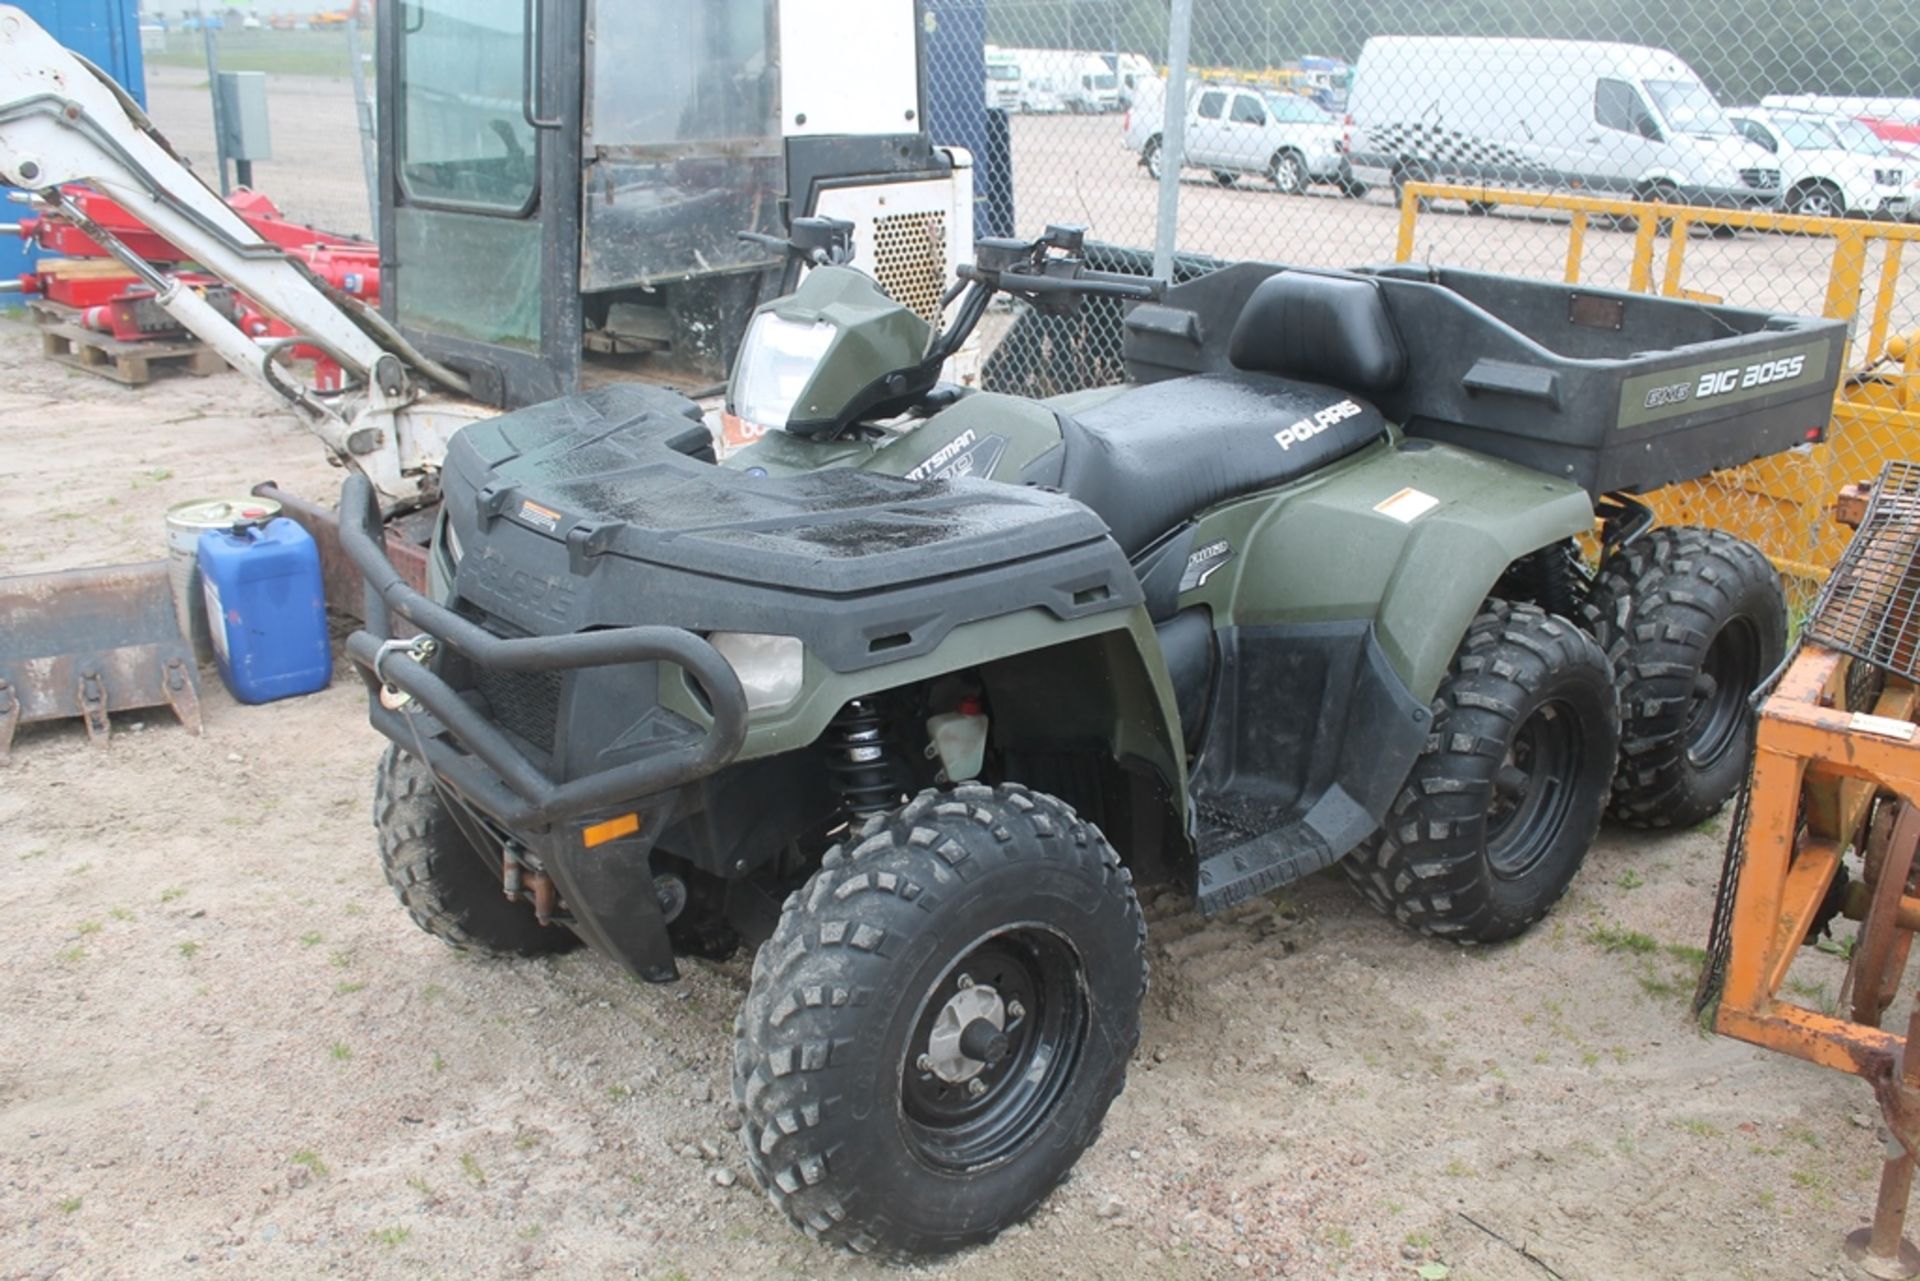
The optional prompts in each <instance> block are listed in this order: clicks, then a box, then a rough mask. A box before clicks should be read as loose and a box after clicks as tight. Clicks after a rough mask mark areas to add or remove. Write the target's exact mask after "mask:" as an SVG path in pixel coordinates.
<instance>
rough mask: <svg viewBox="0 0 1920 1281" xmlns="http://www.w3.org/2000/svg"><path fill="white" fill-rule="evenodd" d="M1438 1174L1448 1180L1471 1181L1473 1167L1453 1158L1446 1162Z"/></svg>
mask: <svg viewBox="0 0 1920 1281" xmlns="http://www.w3.org/2000/svg"><path fill="white" fill-rule="evenodd" d="M1440 1173H1442V1174H1444V1175H1446V1176H1447V1177H1448V1178H1449V1179H1471V1178H1472V1177H1473V1167H1472V1166H1470V1165H1468V1164H1467V1163H1466V1162H1465V1161H1462V1160H1461V1159H1460V1158H1459V1157H1454V1158H1453V1159H1452V1160H1451V1161H1448V1162H1447V1164H1446V1166H1445V1168H1443V1169H1442V1170H1441V1171H1440Z"/></svg>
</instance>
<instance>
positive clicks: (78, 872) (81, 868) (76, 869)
mask: <svg viewBox="0 0 1920 1281" xmlns="http://www.w3.org/2000/svg"><path fill="white" fill-rule="evenodd" d="M92 870H93V864H91V863H80V864H76V865H75V866H73V867H70V868H68V869H67V875H68V876H85V875H86V874H87V873H88V872H91V871H92Z"/></svg>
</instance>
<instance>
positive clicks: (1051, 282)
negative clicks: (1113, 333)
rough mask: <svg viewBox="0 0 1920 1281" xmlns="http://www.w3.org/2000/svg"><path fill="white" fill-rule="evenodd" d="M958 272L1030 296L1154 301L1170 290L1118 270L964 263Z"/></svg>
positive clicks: (955, 271) (1010, 291) (985, 283)
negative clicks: (1048, 271) (1069, 271)
mask: <svg viewBox="0 0 1920 1281" xmlns="http://www.w3.org/2000/svg"><path fill="white" fill-rule="evenodd" d="M954 274H955V275H957V276H959V277H960V279H962V280H965V281H969V282H972V283H976V284H981V285H985V286H987V287H988V288H990V289H997V290H999V291H1000V292H1002V293H1009V294H1020V295H1023V296H1026V297H1039V296H1041V295H1051V296H1054V297H1061V296H1064V295H1067V294H1082V295H1091V296H1094V297H1106V298H1136V299H1141V300H1150V299H1155V298H1158V297H1160V296H1161V295H1162V294H1163V293H1165V292H1166V284H1165V282H1163V281H1160V280H1156V279H1152V278H1149V277H1145V276H1129V275H1126V274H1124V273H1122V272H1118V271H1088V270H1085V269H1082V270H1080V271H1079V272H1078V274H1075V275H1060V276H1052V275H1040V274H1034V273H1028V272H1024V271H994V270H990V269H986V268H981V267H976V266H974V265H972V264H971V263H962V264H961V265H960V266H959V267H957V268H955V269H954Z"/></svg>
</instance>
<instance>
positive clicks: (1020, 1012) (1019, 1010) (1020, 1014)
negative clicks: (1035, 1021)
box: [1007, 1001, 1027, 1019]
mask: <svg viewBox="0 0 1920 1281" xmlns="http://www.w3.org/2000/svg"><path fill="white" fill-rule="evenodd" d="M1007 1017H1008V1018H1010V1019H1024V1018H1026V1017H1027V1007H1026V1006H1024V1005H1022V1004H1020V1002H1018V1001H1008V1002H1007Z"/></svg>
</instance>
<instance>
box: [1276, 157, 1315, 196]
mask: <svg viewBox="0 0 1920 1281" xmlns="http://www.w3.org/2000/svg"><path fill="white" fill-rule="evenodd" d="M1267 178H1268V180H1269V181H1271V182H1272V183H1273V188H1274V190H1275V191H1278V192H1279V193H1280V194H1281V195H1283V196H1297V195H1299V194H1300V193H1301V192H1303V191H1305V190H1306V189H1307V166H1306V162H1305V161H1303V160H1301V159H1300V157H1299V156H1297V155H1295V154H1294V153H1293V152H1291V151H1283V152H1281V153H1280V154H1279V155H1277V156H1275V157H1274V158H1273V163H1272V164H1271V165H1269V166H1268V167H1267Z"/></svg>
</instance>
